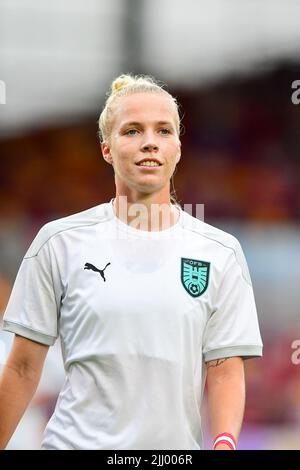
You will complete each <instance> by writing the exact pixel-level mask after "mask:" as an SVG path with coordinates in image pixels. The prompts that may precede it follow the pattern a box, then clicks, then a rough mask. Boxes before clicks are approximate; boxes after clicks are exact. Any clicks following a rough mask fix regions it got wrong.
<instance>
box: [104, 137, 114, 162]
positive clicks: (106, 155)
mask: <svg viewBox="0 0 300 470" xmlns="http://www.w3.org/2000/svg"><path fill="white" fill-rule="evenodd" d="M101 150H102V155H103V158H104V160H105V161H106V162H107V163H109V164H110V165H112V164H113V159H112V156H111V153H110V148H109V146H108V145H107V143H106V142H103V143H102V144H101Z"/></svg>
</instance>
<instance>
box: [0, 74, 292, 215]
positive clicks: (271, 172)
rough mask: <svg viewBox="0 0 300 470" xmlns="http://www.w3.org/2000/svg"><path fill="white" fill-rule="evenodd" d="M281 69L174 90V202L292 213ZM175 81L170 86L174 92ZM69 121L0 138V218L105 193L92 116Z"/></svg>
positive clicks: (209, 211)
mask: <svg viewBox="0 0 300 470" xmlns="http://www.w3.org/2000/svg"><path fill="white" fill-rule="evenodd" d="M292 79H293V77H292V76H290V75H289V73H288V72H286V71H284V70H279V71H277V72H273V73H272V74H267V75H262V76H258V77H255V78H247V79H244V80H242V81H239V80H237V79H232V78H231V79H230V80H228V82H227V83H226V82H222V84H220V85H215V86H211V87H209V88H206V89H199V90H198V91H195V90H193V91H189V92H188V91H187V90H184V91H181V90H178V93H176V90H175V94H176V96H177V97H178V100H179V102H180V103H181V106H182V114H183V120H182V124H183V133H182V148H183V150H182V159H181V161H180V163H179V165H178V168H177V172H176V175H175V178H174V180H175V188H176V191H177V195H178V199H179V201H180V202H181V203H182V204H191V203H192V204H195V203H204V204H205V216H206V218H207V219H210V218H212V219H216V218H235V219H241V220H243V219H247V220H250V221H251V220H255V221H262V222H264V223H266V222H273V221H276V222H278V221H280V222H281V221H282V222H286V221H290V220H299V218H300V197H299V181H300V158H299V152H300V150H299V149H300V133H299V122H300V106H296V105H294V104H293V103H292V101H291V92H292V89H291V83H292ZM173 91H174V90H172V92H173ZM100 110H101V103H99V109H98V110H97V111H95V115H93V117H92V119H91V120H87V121H85V122H80V123H79V124H73V125H70V126H68V127H59V128H56V129H55V128H54V129H43V130H39V131H35V132H32V133H30V134H27V135H25V136H19V137H16V138H10V139H9V138H8V139H5V140H2V141H0V155H1V173H0V218H3V217H13V218H14V217H18V216H21V217H23V215H24V214H27V216H29V217H31V218H32V220H34V221H37V223H39V221H41V222H43V221H46V220H48V219H51V218H52V217H56V216H62V215H67V214H71V213H73V212H78V211H80V210H83V209H86V208H88V207H91V206H93V205H96V204H99V203H100V202H103V201H105V200H107V199H108V198H111V197H112V195H113V192H114V183H113V173H112V169H111V168H110V167H109V166H108V164H107V163H105V162H104V160H103V159H102V157H101V150H100V145H99V142H98V138H97V115H98V114H99V113H100Z"/></svg>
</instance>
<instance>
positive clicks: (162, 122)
mask: <svg viewBox="0 0 300 470" xmlns="http://www.w3.org/2000/svg"><path fill="white" fill-rule="evenodd" d="M154 124H158V125H159V126H170V127H173V124H172V123H171V122H170V121H156V122H155V123H154ZM142 125H143V124H142V123H141V122H138V121H130V122H124V124H122V128H123V127H126V126H142Z"/></svg>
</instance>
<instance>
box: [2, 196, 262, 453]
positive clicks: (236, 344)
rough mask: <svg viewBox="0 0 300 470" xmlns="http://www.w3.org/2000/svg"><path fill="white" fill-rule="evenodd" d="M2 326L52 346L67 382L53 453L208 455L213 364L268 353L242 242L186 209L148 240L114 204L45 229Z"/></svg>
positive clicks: (50, 444)
mask: <svg viewBox="0 0 300 470" xmlns="http://www.w3.org/2000/svg"><path fill="white" fill-rule="evenodd" d="M4 329H6V330H8V331H11V332H14V333H17V334H19V335H22V336H24V337H27V338H29V339H32V340H35V341H38V342H41V343H43V344H47V345H52V344H53V343H54V342H55V340H56V338H57V337H58V336H60V339H61V345H62V354H63V360H64V365H65V371H66V379H65V383H64V386H63V388H62V391H61V393H60V395H59V398H58V401H57V405H56V409H55V412H54V414H53V416H52V418H51V419H50V421H49V423H48V425H47V427H46V430H45V434H44V440H43V448H44V449H201V448H202V446H203V444H202V431H201V416H200V405H201V400H202V392H203V387H204V381H205V374H206V366H205V362H206V361H209V360H212V359H219V358H223V357H231V356H242V357H244V358H247V357H248V358H249V357H255V356H261V355H262V341H261V337H260V332H259V326H258V320H257V313H256V307H255V301H254V295H253V290H252V286H251V280H250V276H249V272H248V268H247V264H246V261H245V258H244V255H243V252H242V249H241V247H240V244H239V242H238V241H237V240H236V238H234V237H233V236H232V235H229V234H227V233H225V232H223V231H221V230H218V229H216V228H214V227H212V226H210V225H208V224H205V223H204V222H202V221H199V220H197V219H196V218H194V217H192V216H190V215H189V214H187V213H186V212H184V211H183V210H182V209H180V218H179V221H178V223H177V224H176V225H174V226H173V227H171V228H170V229H167V230H163V231H161V232H145V231H142V230H138V229H135V228H133V227H131V226H128V225H126V224H125V223H123V222H121V221H120V220H119V219H118V218H117V217H116V216H115V214H114V209H113V206H112V201H111V202H109V203H104V204H100V205H99V206H96V207H93V208H91V209H89V210H87V211H83V212H81V213H78V214H75V215H72V216H69V217H65V218H62V219H58V220H55V221H52V222H50V223H48V224H46V225H44V226H43V227H42V229H41V230H40V232H39V233H38V235H37V236H36V238H35V239H34V241H33V242H32V244H31V246H30V248H29V249H28V251H27V253H26V255H25V257H24V259H23V262H22V264H21V266H20V269H19V272H18V275H17V278H16V281H15V284H14V288H13V291H12V294H11V297H10V300H9V303H8V306H7V309H6V312H5V316H4Z"/></svg>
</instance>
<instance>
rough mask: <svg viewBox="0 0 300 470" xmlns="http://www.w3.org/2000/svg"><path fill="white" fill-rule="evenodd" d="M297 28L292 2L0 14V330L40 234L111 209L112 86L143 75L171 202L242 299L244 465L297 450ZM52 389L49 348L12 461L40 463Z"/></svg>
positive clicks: (4, 346) (2, 342) (117, 3)
mask: <svg viewBox="0 0 300 470" xmlns="http://www.w3.org/2000/svg"><path fill="white" fill-rule="evenodd" d="M299 17H300V2H299V1H297V0H288V1H286V2H282V1H281V0H251V1H250V0H248V1H246V0H226V1H224V0H210V1H208V0H198V1H197V2H195V1H194V0H185V1H184V2H182V1H179V0H163V1H159V0H151V1H146V0H112V1H110V2H107V1H104V0H102V1H101V0H72V1H71V0H69V1H68V0H52V1H51V2H46V0H0V80H2V82H4V83H5V85H6V100H5V101H6V104H0V162H1V167H0V168H1V169H0V314H1V313H3V311H4V309H5V306H6V303H7V300H8V297H9V294H10V291H11V287H12V285H13V282H14V279H15V276H16V273H17V270H18V268H19V265H20V262H21V260H22V257H23V255H24V253H25V251H26V250H27V248H28V246H29V244H30V242H31V241H32V239H33V238H34V236H35V235H36V233H37V231H38V230H39V228H40V227H41V226H42V225H43V224H44V223H46V222H47V221H49V220H52V219H55V218H59V217H62V216H65V215H69V214H72V213H75V212H78V211H80V210H84V209H86V208H89V207H92V206H94V205H97V204H99V203H101V202H104V201H107V200H108V199H110V198H111V197H112V196H113V194H114V185H113V177H112V171H111V168H110V167H109V166H108V165H106V164H105V163H104V161H103V160H102V157H101V154H100V147H99V143H98V140H97V118H98V115H99V113H100V110H101V108H102V106H103V103H104V96H105V93H106V91H107V89H108V86H109V84H110V82H111V80H112V79H113V78H115V77H116V76H117V75H118V74H120V73H124V72H133V73H149V74H152V75H154V76H155V77H156V78H158V79H160V80H162V81H164V82H166V83H167V84H168V85H169V89H170V91H171V92H172V93H173V94H175V96H177V98H178V100H179V102H180V103H181V105H182V109H183V111H184V117H183V125H184V128H185V131H184V134H183V136H182V144H183V158H182V159H181V162H180V165H179V167H178V171H177V174H176V176H175V187H176V190H177V196H178V199H179V201H180V202H181V203H182V204H193V205H195V204H196V203H204V204H205V221H206V222H208V223H210V224H213V225H215V226H217V227H219V228H223V229H225V230H227V231H229V232H231V233H232V234H234V235H236V236H237V237H238V238H239V240H240V242H241V244H242V246H243V248H244V251H245V254H246V257H247V260H248V264H249V268H250V272H251V276H252V280H253V284H254V290H255V294H256V302H257V308H258V314H259V320H260V325H261V331H262V336H263V341H264V357H263V359H254V360H250V361H246V373H247V390H248V393H247V406H246V412H245V422H244V426H243V430H242V433H241V438H240V448H241V449H299V448H300V432H299V424H300V364H299V365H297V364H293V362H292V353H293V352H294V350H293V348H292V343H293V341H295V340H300V321H299V315H300V293H299V292H300V289H299V287H300V283H299V280H300V230H299V219H300V192H299V181H300V132H299V131H300V105H298V106H297V105H295V104H293V103H292V100H291V95H292V91H293V90H292V83H293V81H294V80H300V59H299V57H300V55H299V54H300V28H299ZM0 101H1V100H0ZM2 101H3V100H2ZM11 340H12V338H11V335H10V334H8V333H4V332H1V333H0V367H1V364H3V361H4V359H5V357H6V355H7V353H8V351H9V348H10V344H11ZM299 356H300V355H299ZM294 362H295V361H294ZM62 381H63V370H62V365H61V359H60V353H59V345H58V344H57V345H56V346H55V347H53V348H50V353H49V354H48V358H47V361H46V366H45V370H44V373H43V379H42V381H41V384H40V387H39V389H38V392H37V393H36V396H35V398H34V400H33V402H32V405H31V406H30V408H29V409H28V411H27V412H26V414H25V416H24V418H23V420H22V422H21V423H20V425H19V427H18V430H17V431H16V433H15V435H14V436H13V438H12V440H11V442H10V444H9V448H11V449H27V448H39V445H40V438H41V432H42V430H43V427H44V426H45V423H46V421H47V420H48V418H49V416H50V415H51V412H52V409H53V406H54V404H55V400H56V397H57V393H58V391H59V388H60V386H61V384H62ZM125 406H126V405H125ZM204 416H207V412H206V407H205V405H204ZM205 419H206V418H205ZM205 440H206V445H207V448H209V447H210V443H209V442H210V436H209V427H208V425H205Z"/></svg>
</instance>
